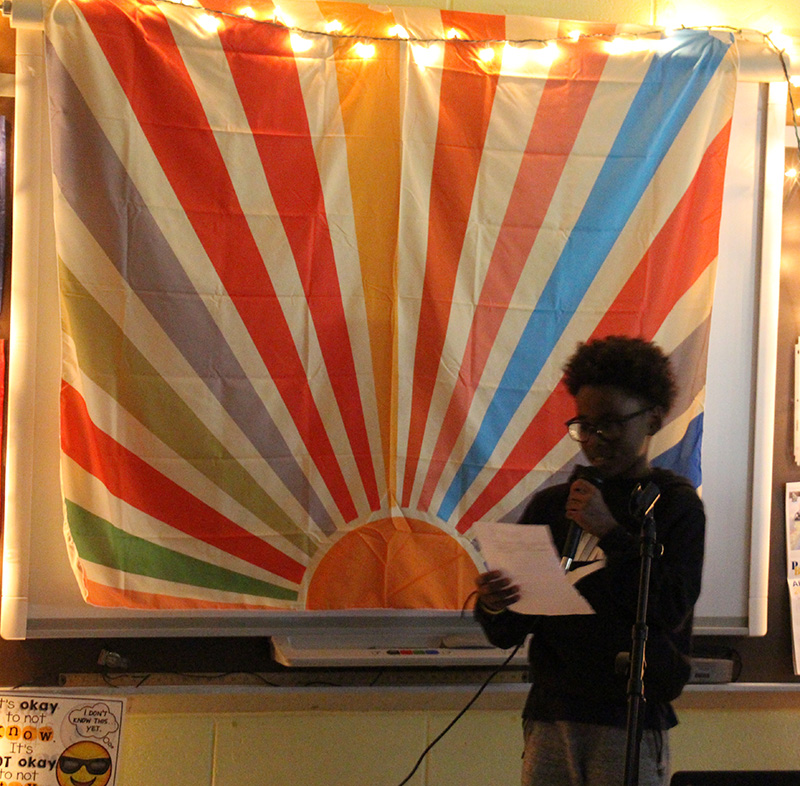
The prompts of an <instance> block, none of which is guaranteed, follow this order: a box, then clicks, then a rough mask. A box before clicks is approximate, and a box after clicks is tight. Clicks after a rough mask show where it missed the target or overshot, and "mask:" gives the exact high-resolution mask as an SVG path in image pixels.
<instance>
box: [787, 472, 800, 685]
mask: <svg viewBox="0 0 800 786" xmlns="http://www.w3.org/2000/svg"><path fill="white" fill-rule="evenodd" d="M786 580H787V582H788V584H789V598H790V600H791V609H792V660H793V662H794V673H795V674H800V483H787V484H786Z"/></svg>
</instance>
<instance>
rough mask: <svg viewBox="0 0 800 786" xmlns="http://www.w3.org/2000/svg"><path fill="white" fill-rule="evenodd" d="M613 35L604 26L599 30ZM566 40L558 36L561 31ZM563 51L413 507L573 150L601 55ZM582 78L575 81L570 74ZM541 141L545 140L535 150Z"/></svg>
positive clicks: (473, 384)
mask: <svg viewBox="0 0 800 786" xmlns="http://www.w3.org/2000/svg"><path fill="white" fill-rule="evenodd" d="M606 32H608V33H609V34H610V33H613V32H614V27H613V26H609V28H608V30H607V31H606ZM560 33H561V34H562V35H565V34H566V32H565V31H563V30H562V31H560ZM581 43H582V45H580V46H579V45H577V44H573V45H570V46H568V47H566V48H565V50H564V52H565V56H563V57H560V58H558V59H557V60H556V61H555V62H554V63H553V66H552V68H551V70H550V74H549V75H548V78H547V81H546V82H545V85H544V88H543V90H542V97H541V99H540V101H539V106H538V108H537V110H536V117H535V118H534V121H533V125H532V126H531V132H530V136H529V138H528V144H527V148H526V151H525V155H524V157H523V159H522V163H521V165H520V170H519V174H518V177H517V181H516V183H515V184H514V190H513V192H512V194H511V198H510V200H509V204H508V208H507V210H506V215H505V218H504V219H503V226H502V228H501V230H500V232H499V234H498V237H497V243H496V245H495V249H494V253H493V255H492V259H491V262H490V264H489V268H488V270H487V273H486V279H485V281H484V284H483V289H482V291H481V294H480V298H479V300H478V306H477V309H476V315H475V318H474V319H473V321H472V325H471V327H470V332H469V336H468V337H467V343H466V346H465V349H464V357H463V359H462V361H461V368H462V370H463V373H462V374H460V375H459V377H458V379H457V381H456V385H455V387H454V389H453V394H452V397H451V399H450V403H449V405H448V408H447V412H446V413H445V416H444V418H443V420H442V426H441V430H440V432H439V436H438V439H437V441H436V447H435V448H434V451H433V459H432V461H431V464H430V467H429V468H428V474H427V476H426V478H425V484H424V485H423V487H422V493H421V494H420V500H419V505H418V507H419V509H420V510H428V507H429V506H430V502H431V497H432V496H433V493H434V491H435V489H436V484H437V483H438V482H439V478H440V477H441V474H442V471H443V470H444V467H445V466H446V464H447V459H448V457H449V456H450V453H451V452H452V450H453V446H454V445H455V443H456V440H457V439H458V435H459V434H460V433H461V431H462V429H463V426H464V423H465V421H466V418H467V413H468V411H469V407H470V405H471V404H472V399H473V398H474V396H475V391H476V390H477V388H478V384H479V383H480V378H481V375H482V374H483V371H484V368H485V367H486V362H487V360H488V357H489V353H490V352H491V349H492V345H493V344H494V340H495V338H496V337H497V333H498V331H499V330H500V326H501V324H502V322H503V318H504V317H505V313H506V309H507V307H508V303H509V302H510V300H511V297H512V295H513V294H514V290H515V288H516V286H517V283H518V281H519V277H520V275H521V274H522V271H523V269H524V268H525V265H526V263H527V261H528V255H529V253H530V251H531V248H532V247H533V244H534V242H535V240H536V237H537V235H538V234H539V229H540V227H541V225H542V223H543V222H544V218H545V215H546V214H547V211H548V209H549V208H550V201H551V199H552V197H553V193H554V192H555V190H556V187H557V186H558V182H559V180H560V178H561V173H562V172H563V170H564V166H565V164H566V162H567V160H568V158H569V156H570V154H571V152H572V147H573V145H574V144H575V138H576V137H577V135H578V132H579V131H580V128H581V125H582V123H583V120H584V117H585V115H586V111H587V109H588V108H589V105H590V103H591V101H592V97H593V96H594V92H595V88H596V87H597V83H598V81H599V79H600V76H601V74H602V72H603V67H604V66H605V64H606V60H607V59H608V55H607V54H605V50H604V48H602V47H601V45H600V44H599V42H597V41H594V40H589V39H583V41H582V42H581ZM576 73H580V74H581V79H579V80H576V79H575V74H576ZM541 140H548V146H547V149H546V150H542V147H541Z"/></svg>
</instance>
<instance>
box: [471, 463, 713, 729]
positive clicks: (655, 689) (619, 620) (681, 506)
mask: <svg viewBox="0 0 800 786" xmlns="http://www.w3.org/2000/svg"><path fill="white" fill-rule="evenodd" d="M648 482H653V483H655V485H656V486H657V487H658V489H659V491H660V493H661V496H660V498H659V499H658V501H657V502H656V504H655V507H654V508H653V517H654V520H655V523H656V540H657V543H658V544H659V547H663V553H662V554H661V555H660V556H658V557H657V558H656V559H655V560H654V561H653V564H652V572H651V579H650V595H649V600H648V615H647V624H648V638H647V641H646V652H645V658H646V667H645V673H644V695H645V700H646V701H645V707H644V727H645V728H670V727H671V726H674V725H675V723H676V722H677V720H676V718H675V714H674V712H673V710H672V707H671V706H670V704H669V702H670V701H671V700H672V699H674V698H676V697H677V696H678V695H679V694H680V692H681V690H682V689H683V686H684V685H685V684H686V681H687V680H688V678H689V671H690V666H689V654H690V647H691V636H692V618H693V609H694V604H695V602H696V601H697V598H698V595H699V594H700V580H701V573H702V568H703V549H704V539H705V514H704V512H703V505H702V502H701V501H700V499H699V497H698V496H697V494H696V492H695V490H694V488H693V487H692V486H691V484H690V483H689V482H688V481H686V480H685V479H683V478H681V477H679V476H678V475H675V474H674V473H672V472H670V471H668V470H662V469H655V468H654V469H652V470H651V471H650V474H649V475H648V476H647V477H645V478H640V479H637V480H629V479H621V478H612V479H608V480H606V481H604V482H603V484H602V487H601V489H602V494H603V499H604V500H605V502H606V504H607V505H608V507H609V509H610V510H611V513H612V514H613V516H614V518H615V519H616V520H617V522H618V523H619V524H620V525H621V526H620V527H617V528H616V529H615V530H613V531H612V532H611V533H610V534H608V535H607V536H606V537H604V538H602V539H601V540H600V541H599V543H598V545H599V546H600V548H601V549H602V551H603V552H604V554H605V558H606V564H605V566H604V567H602V568H600V569H599V570H596V571H594V572H592V573H590V574H589V575H588V576H586V577H584V578H583V579H581V580H580V581H579V582H577V584H576V585H575V586H576V587H577V589H578V590H579V591H580V593H581V594H582V595H583V596H584V597H585V598H586V600H588V601H589V603H590V605H591V606H592V608H593V609H594V611H595V614H588V615H569V616H529V615H522V614H517V613H515V612H513V611H509V610H506V611H505V612H503V613H501V614H497V615H490V614H488V613H486V612H485V611H483V609H482V608H481V607H480V605H479V606H478V607H477V608H476V611H475V616H476V618H477V619H478V621H479V622H480V624H481V626H482V627H483V629H484V631H485V633H486V635H487V638H488V639H489V641H491V642H492V643H493V644H495V645H496V646H499V647H503V648H508V647H511V646H514V645H516V644H518V643H520V642H521V641H523V640H524V638H525V636H526V635H527V634H528V633H532V634H533V637H532V639H531V644H530V651H529V658H530V662H531V677H532V682H533V685H532V687H531V691H530V694H529V696H528V700H527V702H526V705H525V711H524V715H525V717H526V718H535V719H538V720H572V721H579V722H584V723H598V724H602V725H612V726H621V727H624V726H625V725H626V718H627V704H628V696H627V693H628V677H627V671H626V670H625V669H624V668H622V669H620V668H619V667H618V666H617V662H618V656H619V655H620V653H629V652H630V650H631V639H632V630H633V624H634V621H635V618H636V606H637V597H638V589H639V570H640V564H641V559H640V551H641V546H640V541H641V538H640V531H641V523H640V521H639V520H638V519H636V518H635V517H634V516H633V515H632V514H631V513H630V510H629V508H630V500H631V496H632V494H633V492H634V490H635V488H636V486H637V485H638V484H640V483H641V484H643V485H646V484H647V483H648ZM568 493H569V484H568V483H563V484H560V485H557V486H552V487H550V488H547V489H545V490H543V491H541V492H539V493H538V494H536V495H535V496H534V497H533V499H532V500H531V501H530V503H529V504H528V506H527V508H526V509H525V512H524V514H523V516H522V520H521V521H520V524H526V525H548V526H549V527H550V530H551V533H552V536H553V541H554V543H555V546H556V548H557V549H559V551H560V550H561V548H562V546H563V543H564V540H565V538H566V535H567V531H568V528H569V520H568V519H567V518H566V517H565V515H564V510H565V504H566V500H567V495H568ZM658 550H660V549H657V551H658ZM581 564H583V563H580V562H575V563H573V569H574V568H577V567H580V565H581Z"/></svg>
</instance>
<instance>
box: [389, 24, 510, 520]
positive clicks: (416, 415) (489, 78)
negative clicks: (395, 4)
mask: <svg viewBox="0 0 800 786" xmlns="http://www.w3.org/2000/svg"><path fill="white" fill-rule="evenodd" d="M442 22H443V24H444V27H445V29H449V28H451V27H454V28H456V29H459V30H462V31H463V32H464V34H465V35H466V36H468V37H469V38H473V39H502V38H503V37H504V35H505V19H504V18H503V17H499V16H488V15H482V14H459V13H455V12H448V11H442ZM482 46H483V45H481V44H472V43H466V42H462V41H455V40H450V41H448V42H447V43H446V44H445V53H444V66H443V73H442V85H441V91H440V95H441V98H440V107H448V111H447V112H440V114H439V128H438V131H437V138H436V151H435V153H434V160H433V172H432V178H431V195H430V208H429V213H430V215H429V224H428V252H427V260H426V265H425V278H424V281H423V293H422V303H421V304H420V316H419V325H418V328H417V345H416V353H415V358H414V377H413V389H412V394H411V415H410V422H409V436H408V448H407V457H406V467H405V477H404V480H403V493H402V504H403V506H406V507H407V506H408V505H409V504H410V499H411V492H412V489H413V485H414V477H415V475H416V472H417V465H418V463H419V454H420V449H421V446H422V440H423V436H424V433H425V424H426V422H427V419H428V412H429V409H430V403H431V399H432V397H433V388H434V385H435V382H436V375H437V372H438V369H439V364H440V362H441V356H442V349H443V347H444V339H445V335H446V333H447V325H448V322H449V320H450V307H451V303H452V299H453V289H454V286H455V280H456V273H457V271H458V263H459V260H460V258H461V250H462V248H463V244H464V236H465V233H466V230H467V223H468V221H469V215H470V211H471V209H472V200H473V195H474V192H475V185H476V182H477V176H478V170H479V167H480V162H481V154H482V152H483V146H484V143H485V141H486V131H487V129H488V127H489V119H490V117H491V112H492V105H493V103H494V97H495V93H496V91H497V80H498V76H499V74H498V72H497V70H496V69H497V65H494V66H488V67H487V65H486V64H484V63H482V62H481V61H480V59H479V58H478V56H477V55H478V50H479V49H480V48H482ZM495 59H496V60H497V59H498V58H495ZM489 69H491V70H489Z"/></svg>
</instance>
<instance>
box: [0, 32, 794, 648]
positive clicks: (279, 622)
mask: <svg viewBox="0 0 800 786" xmlns="http://www.w3.org/2000/svg"><path fill="white" fill-rule="evenodd" d="M43 50H44V36H43V33H42V32H41V31H40V30H37V29H18V30H17V67H16V128H15V132H16V133H15V167H14V172H15V180H14V227H13V244H12V256H13V260H14V269H13V274H12V284H11V328H10V340H9V384H8V401H9V407H8V412H9V416H8V428H7V439H8V449H7V456H6V493H5V496H6V498H5V533H4V548H3V562H2V599H1V600H0V636H2V637H3V638H5V639H24V638H75V637H80V638H84V637H95V636H97V637H99V636H136V637H141V636H148V635H149V636H187V635H191V636H205V635H214V636H220V635H224V636H232V635H288V634H289V633H291V632H297V630H298V628H302V630H303V632H304V633H305V632H308V633H309V634H313V633H314V632H319V633H322V634H324V633H325V632H326V631H327V632H329V631H330V629H331V627H335V628H339V629H341V627H342V626H343V625H346V627H347V629H348V630H350V631H352V632H353V634H356V635H361V636H362V637H365V638H366V639H369V640H372V639H375V638H376V637H377V638H379V639H380V642H381V644H384V645H385V643H386V642H387V641H391V640H392V637H393V636H394V635H402V636H403V641H404V642H405V643H409V637H410V638H411V639H412V640H416V639H420V640H423V641H425V642H427V641H428V640H429V638H430V636H431V635H435V636H441V635H442V633H443V632H444V633H445V634H452V635H461V634H467V635H469V634H470V633H471V632H472V631H473V630H474V628H475V625H474V623H473V622H472V620H470V619H468V618H466V617H465V616H464V615H459V614H457V613H453V612H449V613H448V612H427V611H426V612H415V611H410V612H387V611H384V610H378V611H375V612H362V611H358V612H324V613H323V612H302V611H301V612H287V613H281V612H270V613H267V614H265V613H263V612H252V613H232V612H199V611H193V612H140V611H130V610H126V609H110V610H109V609H97V608H95V607H91V606H89V605H87V604H85V603H82V601H81V599H80V595H79V592H78V588H77V585H76V582H75V581H74V579H72V576H71V571H69V568H68V567H67V573H68V574H69V579H70V580H71V590H68V592H71V593H72V594H73V595H74V597H75V598H77V602H78V603H79V604H82V605H80V606H79V609H78V610H79V613H76V614H74V615H71V614H63V613H61V612H56V613H54V614H50V613H49V610H45V611H47V613H44V614H42V613H41V612H42V610H41V609H40V608H38V606H37V604H34V603H32V602H31V593H30V589H31V579H32V577H31V564H32V563H31V553H32V552H31V549H32V547H33V546H34V545H35V544H39V545H41V542H40V540H39V535H38V534H37V532H36V531H35V527H40V528H41V527H44V526H45V525H46V524H47V519H48V518H49V515H50V514H48V513H44V514H43V512H42V508H41V501H42V498H43V497H44V496H46V495H47V493H48V491H49V490H50V491H51V490H52V489H48V486H52V485H54V484H55V485H56V486H57V485H58V469H57V466H58V465H57V456H56V461H55V469H53V466H54V465H53V460H52V456H50V457H48V456H45V455H43V454H42V453H41V452H40V451H39V448H40V445H41V444H42V443H41V440H42V439H43V437H44V435H45V433H46V432H47V430H48V428H49V429H50V430H51V431H52V418H53V417H54V418H55V423H56V434H57V411H58V404H57V399H58V396H57V390H56V391H54V392H51V393H50V394H47V393H45V394H43V393H42V392H41V391H40V389H39V387H38V384H39V382H40V380H41V378H42V377H43V376H46V375H48V374H50V375H52V374H53V372H54V369H53V366H54V365H56V366H57V360H54V359H53V358H50V357H45V356H43V355H44V353H42V352H40V351H39V349H40V347H41V346H42V344H46V341H43V340H42V335H43V334H47V336H46V338H47V340H49V341H50V342H52V341H53V335H54V333H53V331H55V333H56V334H57V333H58V330H59V325H58V319H57V318H55V317H54V313H57V310H56V312H52V311H51V310H48V308H47V306H46V305H45V306H44V313H43V306H42V303H40V294H41V293H43V292H44V291H45V290H44V289H43V284H46V283H47V282H46V281H43V277H44V276H45V275H52V276H53V277H54V276H55V271H54V268H55V266H54V265H52V264H51V265H50V268H52V270H51V271H50V273H49V274H48V273H47V270H46V267H45V264H44V263H49V262H50V260H54V259H55V258H56V255H55V242H54V238H53V228H52V188H51V175H50V172H49V168H48V166H47V163H48V162H49V138H48V129H47V117H46V112H47V97H46V89H45V85H44V54H43ZM740 76H741V72H740ZM759 78H764V77H763V74H762V75H760V76H759ZM773 78H774V77H773ZM762 93H763V95H764V103H763V117H762V120H763V123H762V128H763V142H764V155H763V160H762V161H761V166H762V182H763V192H762V194H761V199H762V202H761V204H760V205H759V217H758V220H757V222H756V223H757V225H758V226H757V231H758V251H760V257H761V260H760V261H761V278H760V282H759V290H760V301H759V305H758V322H759V324H758V334H759V340H758V346H757V360H756V366H757V368H756V372H755V384H756V395H755V398H756V400H755V404H754V413H755V419H754V426H753V436H752V447H753V451H754V453H753V455H754V456H755V457H757V458H756V459H753V460H752V465H753V466H752V514H751V538H750V544H749V546H750V565H749V577H748V581H749V597H748V601H747V602H748V608H747V613H746V618H744V619H742V620H731V621H730V623H729V624H728V623H726V624H725V625H724V626H715V625H711V626H709V627H708V628H705V627H704V626H703V625H702V624H701V625H699V626H698V628H697V631H698V632H699V633H713V634H745V635H763V634H764V633H765V632H766V609H767V584H768V574H769V533H770V507H771V485H772V444H773V436H774V412H775V403H774V384H775V370H776V358H777V318H778V315H777V302H778V283H779V280H778V273H779V262H780V243H781V208H782V182H783V156H784V123H785V114H784V113H785V103H786V94H787V90H786V85H785V84H781V83H771V84H764V85H762ZM758 251H757V253H758ZM40 262H42V264H41V265H40ZM55 341H56V344H55V345H58V341H59V339H58V338H57V337H56V338H55ZM40 342H42V343H40ZM49 346H51V347H52V346H53V344H52V343H50V344H49ZM51 354H52V353H51ZM56 354H57V353H56ZM56 387H57V386H56ZM48 395H50V398H48V397H47V396H48ZM43 403H44V409H41V407H42V404H43ZM37 408H39V409H37ZM51 410H52V411H51ZM42 412H44V415H43V414H42ZM48 418H50V422H49V423H48V422H46V421H47V419H48ZM50 440H51V442H52V433H51V434H50ZM56 442H57V439H56ZM57 452H58V451H57V450H56V451H55V453H56V454H57ZM48 468H49V469H48ZM43 469H45V470H47V471H45V472H42V470H43ZM59 513H60V511H59ZM47 526H48V527H49V528H50V529H53V528H54V525H53V523H50V524H47ZM57 526H58V536H59V537H60V528H61V521H59V522H58V525H57ZM62 546H63V539H62ZM62 553H63V556H64V558H63V562H64V563H65V564H66V563H67V559H66V550H65V549H63V552H62ZM52 580H53V577H52V576H50V575H47V581H48V582H50V581H52ZM70 602H71V601H70ZM76 608H78V607H76ZM40 614H41V616H40ZM466 616H467V617H468V616H469V615H466ZM397 631H400V633H399V634H397Z"/></svg>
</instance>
